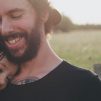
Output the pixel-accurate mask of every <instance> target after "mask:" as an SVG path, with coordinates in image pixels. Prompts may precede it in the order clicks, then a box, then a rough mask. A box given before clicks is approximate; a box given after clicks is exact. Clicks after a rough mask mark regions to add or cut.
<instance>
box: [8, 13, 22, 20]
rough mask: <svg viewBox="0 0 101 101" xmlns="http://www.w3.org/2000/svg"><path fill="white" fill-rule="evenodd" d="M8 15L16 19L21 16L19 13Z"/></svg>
mask: <svg viewBox="0 0 101 101" xmlns="http://www.w3.org/2000/svg"><path fill="white" fill-rule="evenodd" d="M10 17H11V18H14V19H18V18H21V17H22V14H19V13H15V14H11V15H10Z"/></svg>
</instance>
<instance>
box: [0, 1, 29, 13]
mask: <svg viewBox="0 0 101 101" xmlns="http://www.w3.org/2000/svg"><path fill="white" fill-rule="evenodd" d="M29 5H30V3H29V2H28V0H0V13H5V12H8V11H10V10H13V9H25V8H27V7H29Z"/></svg>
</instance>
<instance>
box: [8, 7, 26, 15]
mask: <svg viewBox="0 0 101 101" xmlns="http://www.w3.org/2000/svg"><path fill="white" fill-rule="evenodd" d="M14 12H24V10H23V9H19V8H15V9H13V10H10V11H8V12H7V14H10V13H14Z"/></svg>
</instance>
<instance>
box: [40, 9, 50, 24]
mask: <svg viewBox="0 0 101 101" xmlns="http://www.w3.org/2000/svg"><path fill="white" fill-rule="evenodd" d="M48 18H49V11H47V10H45V11H44V12H43V13H42V14H41V20H42V21H43V22H44V23H46V22H47V20H48Z"/></svg>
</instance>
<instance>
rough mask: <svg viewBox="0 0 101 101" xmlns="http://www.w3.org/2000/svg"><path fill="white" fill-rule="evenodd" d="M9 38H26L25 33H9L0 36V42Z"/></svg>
mask: <svg viewBox="0 0 101 101" xmlns="http://www.w3.org/2000/svg"><path fill="white" fill-rule="evenodd" d="M11 37H12V38H16V37H27V33H26V32H11V33H8V34H7V35H0V42H2V41H6V40H8V39H9V38H11Z"/></svg>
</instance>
